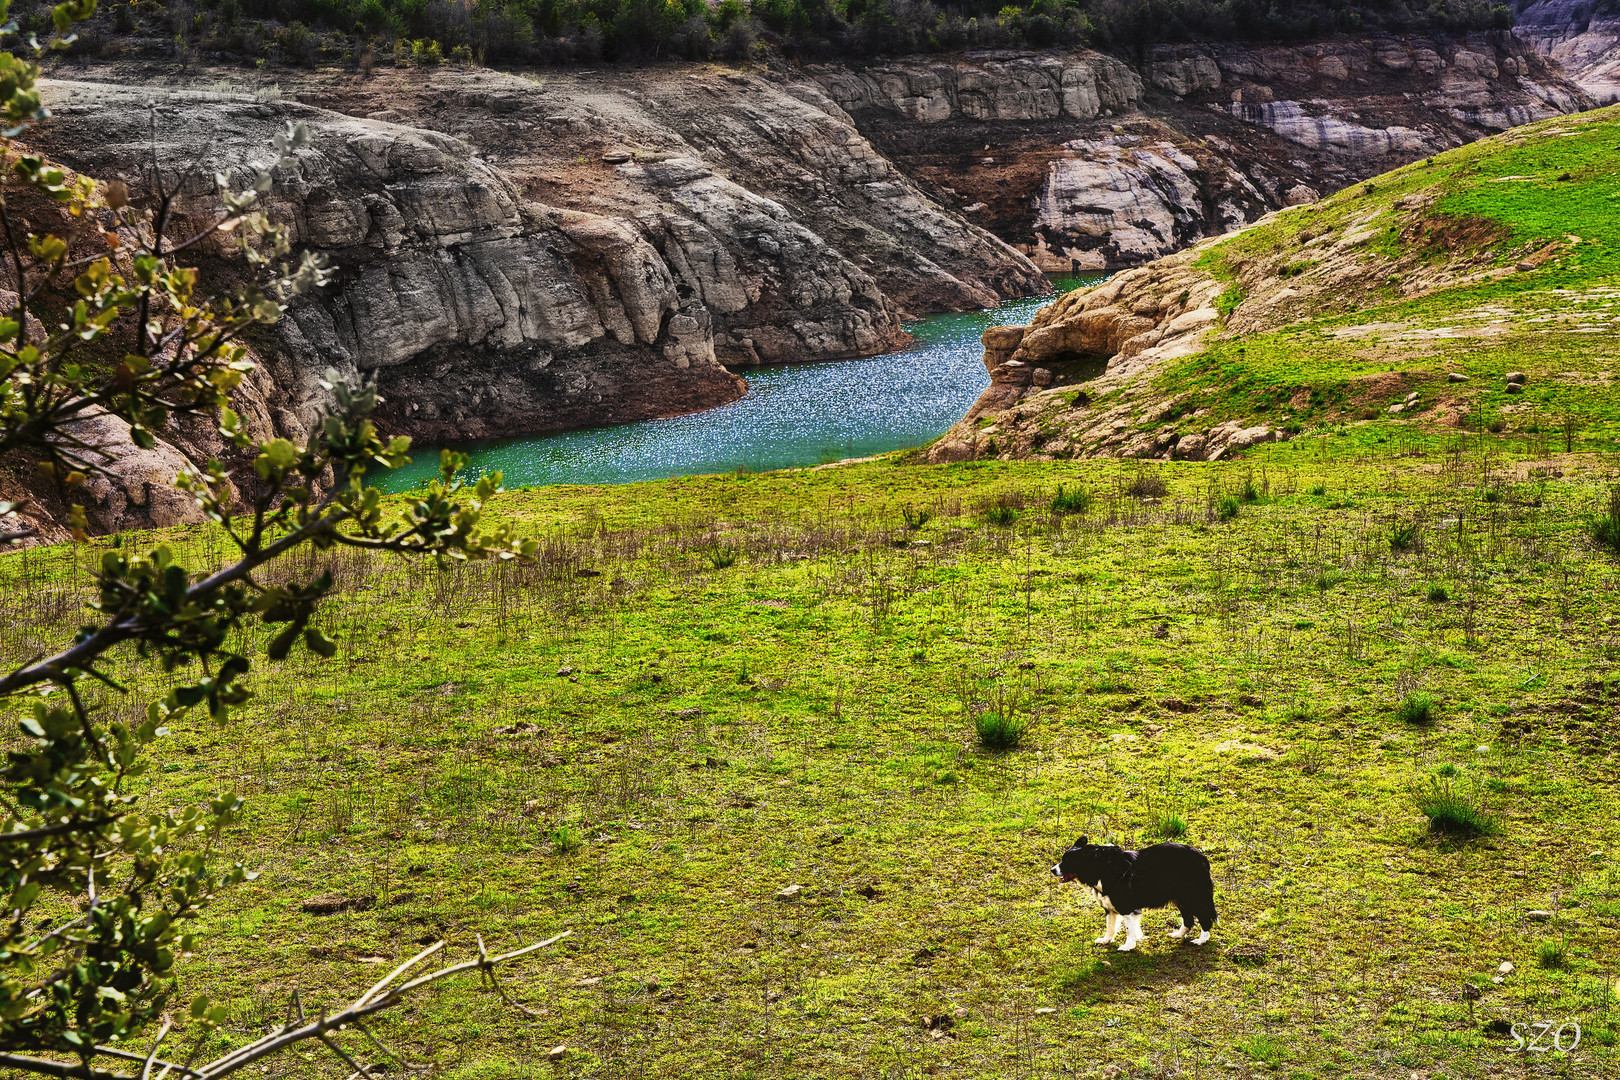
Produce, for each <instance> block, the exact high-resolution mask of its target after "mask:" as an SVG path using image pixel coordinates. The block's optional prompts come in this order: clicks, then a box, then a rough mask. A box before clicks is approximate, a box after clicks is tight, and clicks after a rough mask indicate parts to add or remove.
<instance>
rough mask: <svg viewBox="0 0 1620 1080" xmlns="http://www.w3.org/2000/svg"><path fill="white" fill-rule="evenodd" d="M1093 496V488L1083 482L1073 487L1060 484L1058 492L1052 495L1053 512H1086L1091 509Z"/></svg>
mask: <svg viewBox="0 0 1620 1080" xmlns="http://www.w3.org/2000/svg"><path fill="white" fill-rule="evenodd" d="M1092 502H1093V497H1092V493H1091V489H1090V488H1089V487H1086V486H1084V485H1082V484H1076V485H1074V486H1072V487H1065V486H1064V485H1063V484H1059V485H1058V489H1057V494H1056V495H1054V496H1053V497H1052V512H1053V513H1054V514H1084V513H1085V512H1086V511H1087V510H1090V509H1091V504H1092Z"/></svg>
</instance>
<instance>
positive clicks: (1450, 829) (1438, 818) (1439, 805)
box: [1417, 776, 1502, 840]
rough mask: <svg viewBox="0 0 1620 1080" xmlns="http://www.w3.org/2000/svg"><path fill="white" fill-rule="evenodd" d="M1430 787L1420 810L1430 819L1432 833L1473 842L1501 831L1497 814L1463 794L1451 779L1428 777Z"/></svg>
mask: <svg viewBox="0 0 1620 1080" xmlns="http://www.w3.org/2000/svg"><path fill="white" fill-rule="evenodd" d="M1429 781H1430V783H1429V787H1428V788H1427V789H1426V790H1424V791H1422V792H1420V793H1419V795H1418V797H1417V805H1418V809H1419V810H1421V811H1422V812H1423V816H1424V817H1426V818H1428V819H1429V830H1430V831H1431V832H1436V833H1444V834H1446V835H1448V836H1454V837H1458V838H1460V839H1465V840H1471V839H1474V838H1476V837H1481V836H1493V835H1495V834H1496V833H1499V832H1501V831H1502V828H1501V823H1500V822H1499V821H1498V820H1497V818H1496V817H1495V815H1493V814H1490V813H1488V812H1487V811H1486V810H1485V808H1484V807H1483V806H1481V805H1480V803H1479V802H1478V800H1477V799H1475V798H1474V797H1472V796H1470V795H1469V794H1468V793H1466V792H1465V791H1462V790H1460V789H1459V788H1458V786H1457V785H1456V784H1455V783H1453V782H1452V780H1451V779H1450V778H1447V779H1440V778H1439V777H1438V776H1431V777H1430V778H1429Z"/></svg>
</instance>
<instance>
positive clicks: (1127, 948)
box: [1119, 941, 1136, 952]
mask: <svg viewBox="0 0 1620 1080" xmlns="http://www.w3.org/2000/svg"><path fill="white" fill-rule="evenodd" d="M1135 948H1136V942H1134V941H1127V942H1126V943H1125V944H1123V945H1121V946H1120V947H1119V951H1120V952H1130V951H1132V950H1133V949H1135Z"/></svg>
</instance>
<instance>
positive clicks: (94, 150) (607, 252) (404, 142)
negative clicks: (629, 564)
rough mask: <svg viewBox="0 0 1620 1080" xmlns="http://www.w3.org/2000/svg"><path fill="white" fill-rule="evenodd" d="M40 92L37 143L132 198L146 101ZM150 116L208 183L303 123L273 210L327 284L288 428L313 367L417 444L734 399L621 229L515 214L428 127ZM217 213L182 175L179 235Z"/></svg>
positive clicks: (163, 155) (702, 321)
mask: <svg viewBox="0 0 1620 1080" xmlns="http://www.w3.org/2000/svg"><path fill="white" fill-rule="evenodd" d="M51 94H52V97H53V102H54V105H55V108H56V111H57V113H58V114H59V115H62V114H66V115H71V116H72V117H73V121H74V122H73V124H72V125H71V127H69V126H65V125H63V126H53V125H44V126H42V127H41V128H40V130H39V132H38V135H37V137H36V138H35V142H36V144H38V145H40V146H41V148H42V149H44V150H46V151H47V152H48V153H50V154H52V155H53V156H56V157H58V158H59V159H61V160H63V161H65V162H66V163H68V164H70V165H72V166H74V167H76V168H78V169H80V170H81V171H83V172H86V173H89V174H91V175H94V176H98V177H103V178H109V179H110V178H113V177H120V178H123V179H125V180H126V181H127V182H128V183H129V184H130V187H131V190H132V191H133V192H135V193H136V196H137V198H138V197H140V196H141V195H142V194H143V188H144V186H145V183H146V178H145V177H144V176H143V174H142V172H141V169H142V164H143V160H144V159H145V158H146V157H147V156H148V155H149V154H150V153H151V149H150V146H149V145H148V141H147V139H148V136H147V125H146V121H145V119H144V116H143V113H144V112H145V110H144V109H142V108H140V107H139V102H143V101H144V100H145V99H146V97H147V96H149V93H148V92H146V91H142V92H140V93H139V94H137V93H135V92H134V91H128V90H121V89H113V88H107V87H97V86H88V85H84V84H56V85H54V86H53V87H52V88H51ZM137 99H139V101H137ZM159 111H160V114H163V113H166V114H167V115H161V116H160V123H159V132H160V136H159V138H160V145H159V148H158V153H159V157H160V160H163V161H165V162H175V163H179V162H184V161H186V160H188V159H190V158H192V157H195V156H197V154H198V152H199V150H202V149H204V148H206V154H205V157H206V159H207V161H206V168H205V169H204V170H203V171H204V173H205V174H206V175H211V174H212V172H213V171H219V172H223V173H225V174H226V175H227V176H228V177H230V179H231V181H232V184H233V186H238V187H241V186H246V185H247V183H249V182H250V180H251V177H252V175H253V171H254V167H255V165H256V164H257V163H259V162H262V161H263V160H265V157H266V147H268V145H269V140H270V136H271V134H272V133H273V132H274V131H275V130H277V129H278V128H279V127H280V126H281V125H282V124H283V123H285V122H286V121H287V120H288V119H295V120H299V121H302V122H304V123H307V124H308V125H309V128H310V132H311V136H312V144H311V146H310V147H309V148H308V149H307V150H305V151H302V152H300V153H299V155H298V158H297V161H296V162H295V163H293V164H291V165H288V166H284V167H278V168H277V169H276V170H275V185H274V187H273V189H272V191H271V193H270V196H269V198H268V203H269V207H268V208H269V210H270V212H271V213H272V215H274V216H275V217H276V218H277V219H278V220H281V221H285V222H288V223H289V224H291V226H292V227H293V230H294V241H295V243H297V244H299V245H300V246H303V247H307V248H312V249H316V250H320V251H324V252H326V253H327V254H328V256H329V257H330V259H331V261H332V263H333V265H334V266H336V267H337V268H338V274H337V277H336V279H335V280H334V282H333V283H332V285H331V286H329V287H328V288H326V289H323V290H320V291H319V292H318V293H316V294H314V295H312V296H309V297H305V298H301V299H300V300H298V301H297V302H295V303H294V305H293V306H292V308H291V309H290V310H289V312H288V317H287V318H286V319H284V320H283V322H282V323H281V325H280V327H279V331H280V337H281V346H282V348H281V349H280V350H279V355H277V356H275V357H272V358H268V359H269V360H270V362H271V364H272V365H273V370H274V372H275V374H276V376H277V377H276V379H275V388H276V390H277V392H278V400H276V401H275V402H274V403H273V404H274V405H275V406H279V407H280V409H281V411H283V412H286V413H288V414H289V415H290V417H291V419H292V421H294V423H292V424H283V425H282V426H284V427H285V426H304V427H307V426H308V425H309V424H310V423H312V422H313V420H314V418H315V416H316V413H317V410H318V407H319V403H320V397H319V391H318V387H317V385H316V380H317V378H318V375H319V373H320V372H321V371H323V370H325V369H326V368H327V367H335V368H337V369H338V370H339V371H340V372H347V373H350V374H375V376H376V377H377V378H378V381H379V386H380V387H381V389H382V392H383V396H384V399H385V402H386V404H385V406H384V407H383V410H382V411H381V412H380V413H379V418H380V419H381V420H382V421H383V422H384V423H385V424H387V425H388V426H390V427H393V428H395V429H396V430H405V431H407V432H409V433H410V434H413V435H417V436H423V437H426V438H429V439H455V438H476V437H482V436H489V435H500V434H514V433H518V432H523V431H548V430H556V429H559V428H565V427H573V426H578V425H580V424H583V423H593V422H601V421H602V420H619V419H626V420H628V419H639V418H643V417H648V416H658V415H670V414H673V413H679V412H685V411H690V410H692V409H696V408H702V407H704V406H707V405H712V404H716V403H718V402H721V401H725V400H729V399H731V398H733V397H735V396H737V395H738V394H739V393H740V392H741V389H742V387H741V384H740V382H739V380H737V378H736V377H735V376H733V375H731V374H730V373H728V372H727V371H726V370H725V369H724V368H723V367H722V366H721V365H720V364H719V363H718V361H717V359H716V357H715V354H714V348H713V339H712V336H710V334H709V331H710V328H711V323H710V320H709V319H708V317H707V312H706V311H705V310H704V309H703V308H702V305H701V303H700V302H698V303H696V304H684V302H683V300H682V298H681V296H680V290H679V288H678V287H677V282H676V275H675V273H674V272H673V271H672V270H671V268H670V267H669V265H668V264H667V263H666V262H665V261H664V259H663V257H662V256H661V255H660V253H659V251H658V250H657V248H656V247H654V246H653V245H652V244H651V243H650V242H649V241H648V240H647V239H646V238H645V237H644V236H642V235H641V233H640V231H639V230H638V229H637V228H635V226H634V225H633V224H632V223H627V222H624V221H620V220H616V219H613V218H610V217H605V216H601V215H593V214H586V213H581V212H577V211H558V210H555V209H553V208H549V207H545V206H543V205H540V204H536V203H533V202H530V201H528V200H526V199H525V198H524V197H523V195H522V193H521V191H519V190H518V189H517V188H516V186H515V185H513V184H512V183H511V182H510V181H509V180H507V179H506V178H505V177H503V176H501V175H500V174H499V173H497V172H496V171H495V170H493V169H492V168H490V167H489V166H488V165H487V164H485V163H484V162H482V161H481V160H479V159H478V158H477V157H476V156H475V155H473V153H472V152H471V149H470V148H469V147H468V146H467V145H466V144H464V143H462V142H460V141H459V140H456V139H453V138H450V137H447V136H445V135H442V134H439V133H436V132H430V131H422V130H419V129H415V128H409V127H402V126H399V125H395V124H390V123H387V122H381V121H374V120H359V119H355V118H351V117H346V116H341V115H337V114H333V113H328V112H323V111H322V110H319V109H314V108H311V107H309V106H305V105H299V104H294V103H287V104H276V105H267V104H257V103H235V104H233V103H203V102H196V101H190V100H187V99H186V98H185V96H184V95H180V94H177V95H174V96H173V98H172V100H171V101H170V103H168V104H167V105H166V106H161V107H160V110H159ZM58 132H62V133H64V134H63V136H62V137H63V139H64V141H57V140H58V136H57V133H58ZM67 133H71V135H72V138H73V140H74V141H73V142H72V143H69V142H66V141H65V137H66V134H67ZM216 206H217V202H216V196H215V193H214V191H213V190H212V184H211V183H203V182H199V181H197V180H192V181H190V182H188V184H187V185H186V187H185V189H184V194H183V196H182V198H181V200H180V201H179V203H178V208H179V213H180V214H181V218H182V220H181V224H180V229H182V230H184V229H186V228H188V227H196V226H197V225H198V224H200V223H201V222H202V221H205V220H208V219H209V218H211V216H212V215H213V214H214V213H216V210H215V207H216ZM221 254H223V250H222V252H221ZM683 306H684V307H686V308H690V310H688V311H685V312H684V313H683ZM678 318H679V319H682V320H683V321H681V322H679V323H677V322H676V320H677V319H678ZM272 415H274V414H272Z"/></svg>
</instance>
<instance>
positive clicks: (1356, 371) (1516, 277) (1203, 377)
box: [1159, 108, 1620, 449]
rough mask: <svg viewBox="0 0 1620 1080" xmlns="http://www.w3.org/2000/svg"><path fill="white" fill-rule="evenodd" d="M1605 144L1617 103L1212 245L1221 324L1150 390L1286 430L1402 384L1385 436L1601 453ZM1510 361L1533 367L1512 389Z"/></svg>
mask: <svg viewBox="0 0 1620 1080" xmlns="http://www.w3.org/2000/svg"><path fill="white" fill-rule="evenodd" d="M1617 146H1620V111H1617V110H1616V109H1614V108H1609V109H1604V110H1601V111H1597V112H1592V113H1588V114H1584V115H1579V116H1570V117H1563V118H1559V119H1555V120H1552V121H1547V122H1544V123H1541V124H1534V125H1531V126H1529V127H1525V128H1519V129H1516V130H1514V131H1512V132H1509V133H1507V134H1505V135H1500V136H1496V137H1494V138H1491V139H1488V140H1484V141H1482V142H1479V143H1475V144H1472V145H1469V146H1465V147H1462V148H1460V149H1457V150H1453V151H1451V152H1449V153H1446V154H1442V155H1440V156H1438V157H1436V158H1431V159H1429V160H1428V161H1425V162H1419V163H1416V164H1414V165H1411V166H1408V167H1406V168H1403V169H1400V170H1397V171H1396V172H1393V173H1389V174H1387V175H1385V176H1382V177H1379V178H1377V179H1376V180H1375V181H1373V182H1371V183H1369V184H1365V185H1359V186H1357V187H1354V188H1350V189H1348V190H1346V191H1343V192H1340V193H1339V194H1337V195H1335V196H1333V197H1332V198H1329V199H1326V200H1324V201H1323V202H1321V203H1318V204H1316V205H1314V206H1310V207H1302V208H1299V209H1296V210H1293V211H1289V212H1286V213H1283V214H1279V215H1276V216H1275V217H1274V218H1272V219H1270V220H1269V221H1268V222H1266V223H1265V224H1262V225H1260V226H1258V227H1256V228H1254V229H1251V230H1249V231H1247V232H1244V233H1243V234H1241V235H1239V236H1237V237H1234V238H1233V239H1231V240H1229V241H1226V242H1223V243H1219V244H1216V245H1214V246H1212V247H1211V249H1210V250H1209V252H1208V254H1207V255H1206V256H1205V257H1204V259H1203V261H1202V263H1201V265H1202V266H1203V267H1204V268H1205V269H1207V270H1208V271H1210V272H1211V273H1213V274H1215V275H1216V276H1217V277H1220V278H1223V279H1225V280H1228V281H1229V282H1230V283H1231V285H1230V289H1229V292H1228V296H1227V298H1226V303H1227V304H1228V306H1229V307H1231V308H1232V309H1233V310H1232V311H1231V315H1230V318H1229V327H1228V332H1227V333H1226V334H1224V335H1222V336H1221V338H1220V340H1218V341H1217V342H1216V343H1215V344H1214V345H1213V347H1212V348H1210V349H1209V350H1208V351H1207V352H1206V353H1204V354H1202V355H1199V356H1195V357H1191V358H1188V359H1186V360H1183V361H1181V362H1179V363H1178V364H1176V365H1175V366H1174V368H1173V369H1172V370H1170V371H1168V372H1166V373H1164V374H1163V375H1162V376H1161V378H1160V382H1159V389H1161V390H1164V391H1187V390H1191V391H1194V392H1195V393H1198V394H1199V396H1200V400H1207V401H1208V403H1209V404H1210V405H1211V406H1213V407H1214V409H1215V411H1216V412H1217V413H1219V414H1222V415H1226V414H1230V415H1240V414H1247V415H1251V416H1261V417H1267V416H1268V415H1269V417H1272V418H1275V417H1278V416H1279V415H1282V416H1284V417H1285V422H1286V423H1288V424H1290V425H1292V426H1293V427H1294V429H1295V430H1306V429H1309V428H1311V427H1312V426H1313V425H1317V424H1323V423H1326V424H1329V425H1340V424H1343V423H1344V422H1346V421H1352V422H1353V421H1355V420H1365V419H1371V418H1373V417H1374V416H1379V417H1382V416H1383V415H1385V414H1386V412H1387V408H1388V406H1389V405H1391V404H1396V403H1399V402H1400V401H1402V400H1403V398H1404V395H1405V394H1407V393H1409V392H1411V391H1412V390H1417V391H1418V392H1419V393H1420V394H1421V395H1422V397H1423V398H1424V407H1423V408H1421V409H1419V410H1417V412H1416V419H1417V420H1418V423H1417V424H1416V425H1413V424H1412V423H1411V422H1410V421H1411V420H1412V419H1413V417H1412V415H1411V414H1407V416H1406V417H1405V418H1404V419H1405V421H1406V422H1405V423H1403V424H1402V425H1401V430H1402V433H1403V435H1404V436H1405V437H1408V438H1411V437H1415V436H1427V438H1428V441H1429V442H1430V444H1431V445H1437V444H1436V443H1435V438H1436V437H1440V438H1443V437H1444V436H1445V435H1446V433H1447V429H1455V428H1457V427H1470V426H1471V427H1475V428H1478V427H1481V426H1484V427H1487V428H1489V427H1491V426H1492V425H1501V428H1507V429H1514V430H1517V431H1519V432H1521V433H1523V434H1525V435H1535V434H1541V435H1543V436H1545V437H1547V438H1548V439H1549V440H1550V441H1552V442H1553V443H1555V444H1557V445H1558V446H1559V448H1563V444H1564V442H1565V438H1566V428H1567V429H1570V430H1569V431H1568V438H1569V440H1570V443H1569V444H1570V445H1572V446H1573V445H1576V444H1579V445H1582V446H1587V447H1590V448H1593V449H1598V448H1602V449H1610V448H1613V447H1614V446H1615V445H1616V444H1617V440H1620V397H1617V394H1616V389H1615V386H1614V379H1613V374H1614V368H1615V365H1614V358H1613V337H1612V335H1613V333H1614V330H1615V326H1616V322H1615V320H1616V317H1617V310H1616V308H1617V304H1620V292H1617V291H1616V290H1617V287H1620V276H1617V275H1620V217H1617V216H1616V213H1615V211H1616V207H1617V205H1620V153H1617V152H1616V147H1617ZM1453 371H1455V372H1459V373H1463V374H1467V375H1468V376H1469V381H1468V382H1467V383H1451V382H1448V381H1447V376H1448V374H1449V373H1450V372H1453ZM1509 371H1523V372H1525V373H1526V374H1527V375H1529V380H1528V383H1527V385H1526V388H1525V390H1524V393H1523V394H1522V395H1519V396H1515V395H1512V394H1509V393H1508V392H1507V386H1506V383H1505V381H1504V380H1503V376H1504V375H1505V374H1506V373H1507V372H1509ZM1460 417H1466V419H1462V420H1461V421H1460V422H1459V418H1460ZM1414 428H1415V430H1414ZM1339 430H1342V428H1339ZM1385 430H1387V429H1385ZM1499 430H1500V428H1499Z"/></svg>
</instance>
